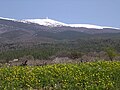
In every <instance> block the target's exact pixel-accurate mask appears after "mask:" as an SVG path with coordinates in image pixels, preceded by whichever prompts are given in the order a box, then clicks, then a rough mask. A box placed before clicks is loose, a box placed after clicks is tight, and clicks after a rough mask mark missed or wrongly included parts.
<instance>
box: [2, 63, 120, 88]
mask: <svg viewBox="0 0 120 90" xmlns="http://www.w3.org/2000/svg"><path fill="white" fill-rule="evenodd" d="M119 88H120V62H91V63H90V62H88V63H78V64H55V65H47V66H35V67H30V66H26V67H22V66H14V67H3V68H0V90H26V89H30V90H34V89H38V90H119Z"/></svg>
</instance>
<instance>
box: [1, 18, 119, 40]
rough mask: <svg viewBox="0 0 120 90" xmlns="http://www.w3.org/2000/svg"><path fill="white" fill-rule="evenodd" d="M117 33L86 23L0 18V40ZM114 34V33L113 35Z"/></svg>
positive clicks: (55, 38)
mask: <svg viewBox="0 0 120 90" xmlns="http://www.w3.org/2000/svg"><path fill="white" fill-rule="evenodd" d="M106 33H107V35H108V34H109V33H110V34H113V33H114V34H117V36H119V33H120V30H119V29H117V28H113V27H101V26H96V25H88V24H87V25H86V24H65V23H62V22H59V21H55V20H52V19H48V18H47V19H25V20H15V19H9V18H0V42H4V41H10V42H11V41H12V42H14V41H17V42H19V41H20V42H21V41H25V42H27V41H29V42H34V41H36V42H44V41H47V42H48V41H52V42H53V41H56V40H64V39H65V40H66V39H67V40H74V39H79V38H86V37H87V38H88V37H91V36H94V35H96V34H100V36H102V34H104V36H105V34H106ZM114 36H115V35H114Z"/></svg>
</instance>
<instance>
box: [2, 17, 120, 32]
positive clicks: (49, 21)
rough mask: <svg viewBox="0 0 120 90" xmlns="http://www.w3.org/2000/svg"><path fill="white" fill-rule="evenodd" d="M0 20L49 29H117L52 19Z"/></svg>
mask: <svg viewBox="0 0 120 90" xmlns="http://www.w3.org/2000/svg"><path fill="white" fill-rule="evenodd" d="M0 19H6V20H12V21H17V22H23V23H35V24H39V25H43V26H50V27H61V26H67V27H75V28H79V27H81V28H82V27H83V28H92V29H104V28H110V29H118V30H120V28H116V27H110V26H99V25H93V24H66V23H63V22H60V21H56V20H53V19H49V18H46V19H23V20H16V19H11V18H3V17H0Z"/></svg>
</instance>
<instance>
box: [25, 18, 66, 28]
mask: <svg viewBox="0 0 120 90" xmlns="http://www.w3.org/2000/svg"><path fill="white" fill-rule="evenodd" d="M23 21H24V22H31V23H36V24H39V25H44V26H51V27H58V26H67V24H65V23H62V22H58V21H55V20H52V19H48V18H46V19H25V20H23Z"/></svg>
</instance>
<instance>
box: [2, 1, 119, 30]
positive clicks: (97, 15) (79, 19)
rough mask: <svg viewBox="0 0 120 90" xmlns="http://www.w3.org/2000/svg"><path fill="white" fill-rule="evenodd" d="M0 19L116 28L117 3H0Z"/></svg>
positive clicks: (117, 20)
mask: <svg viewBox="0 0 120 90" xmlns="http://www.w3.org/2000/svg"><path fill="white" fill-rule="evenodd" d="M0 17H7V18H15V19H26V18H27V19H28V18H45V17H49V18H51V19H55V20H58V21H61V22H64V23H84V24H85V23H86V24H96V25H103V26H112V27H119V28H120V0H0Z"/></svg>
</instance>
